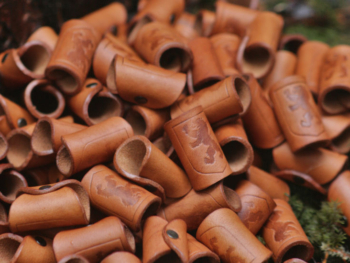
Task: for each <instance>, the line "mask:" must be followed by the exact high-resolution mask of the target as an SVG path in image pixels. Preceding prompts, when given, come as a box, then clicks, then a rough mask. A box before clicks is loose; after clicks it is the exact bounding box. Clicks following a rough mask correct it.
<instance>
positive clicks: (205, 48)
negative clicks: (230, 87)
mask: <svg viewBox="0 0 350 263" xmlns="http://www.w3.org/2000/svg"><path fill="white" fill-rule="evenodd" d="M188 45H189V47H190V49H191V51H192V54H193V63H192V67H191V70H192V81H193V87H194V90H200V89H203V88H205V87H208V86H211V85H213V84H214V83H216V82H219V81H221V80H223V79H224V78H225V74H224V72H223V70H222V68H221V65H220V61H219V58H218V56H217V55H216V52H215V50H214V47H213V44H212V43H211V41H210V39H209V38H206V37H197V38H195V39H192V40H191V41H189V43H188Z"/></svg>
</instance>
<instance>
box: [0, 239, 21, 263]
mask: <svg viewBox="0 0 350 263" xmlns="http://www.w3.org/2000/svg"><path fill="white" fill-rule="evenodd" d="M20 244H21V243H20V242H19V241H17V240H14V239H12V238H6V237H5V238H3V239H0V258H1V262H11V259H12V258H13V257H14V255H15V254H16V251H17V249H18V247H19V246H20Z"/></svg>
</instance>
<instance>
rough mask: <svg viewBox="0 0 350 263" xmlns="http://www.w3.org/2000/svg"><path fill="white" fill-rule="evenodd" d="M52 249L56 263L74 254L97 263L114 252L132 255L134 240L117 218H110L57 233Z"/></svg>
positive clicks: (91, 262)
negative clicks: (125, 252) (124, 252)
mask: <svg viewBox="0 0 350 263" xmlns="http://www.w3.org/2000/svg"><path fill="white" fill-rule="evenodd" d="M92 236H93V238H91V237H92ZM53 247H54V251H55V256H56V259H57V261H60V260H61V259H62V258H64V257H66V256H69V255H73V254H75V255H79V256H82V257H84V258H86V259H87V260H88V261H89V262H90V263H98V262H101V260H102V259H103V258H105V257H106V256H107V255H109V254H110V253H112V252H115V251H128V252H132V253H134V252H135V239H134V236H133V235H132V233H131V232H130V230H129V229H128V228H127V227H126V226H125V225H124V224H123V223H122V221H120V219H119V218H117V217H114V216H110V217H107V218H104V219H102V220H101V221H99V222H97V223H95V224H93V225H89V226H86V227H83V228H77V229H73V230H67V231H62V232H60V233H58V234H57V235H56V236H55V238H54V240H53Z"/></svg>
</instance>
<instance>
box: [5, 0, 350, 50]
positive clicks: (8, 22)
mask: <svg viewBox="0 0 350 263" xmlns="http://www.w3.org/2000/svg"><path fill="white" fill-rule="evenodd" d="M164 1H171V0H164ZM215 1H216V0H187V2H188V4H187V11H189V12H191V13H196V12H198V11H199V10H200V9H210V10H215ZM227 1H229V2H232V3H235V2H236V3H237V2H242V0H227ZM243 1H246V0H243ZM110 2H113V0H74V1H71V0H0V51H2V50H4V49H7V48H9V47H16V46H18V45H20V44H21V43H23V42H24V41H25V40H26V38H27V37H28V36H29V34H30V33H31V32H33V31H34V30H35V29H36V28H37V27H39V26H41V25H48V26H51V27H53V28H54V29H55V30H57V31H58V29H59V27H60V25H61V24H62V23H63V22H64V21H66V20H68V19H71V18H79V17H82V16H84V15H85V14H87V13H89V12H91V11H93V10H96V9H98V8H100V7H103V6H105V5H107V4H109V3H110ZM119 2H122V3H124V4H125V5H126V7H127V8H128V10H129V13H130V16H132V14H134V13H135V12H136V8H137V2H138V1H137V0H119ZM259 9H263V10H271V11H274V12H276V13H279V14H281V15H283V16H284V18H285V22H286V27H285V29H284V30H285V32H286V33H299V34H303V35H305V36H306V37H307V38H309V39H311V40H320V41H323V42H326V43H328V44H329V45H332V46H334V45H337V44H350V0H260V6H259Z"/></svg>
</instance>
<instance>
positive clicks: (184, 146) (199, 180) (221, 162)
mask: <svg viewBox="0 0 350 263" xmlns="http://www.w3.org/2000/svg"><path fill="white" fill-rule="evenodd" d="M164 129H165V131H166V133H167V134H168V136H169V138H170V140H171V142H172V144H173V146H174V148H175V151H176V152H177V155H178V156H179V158H180V160H181V163H182V165H183V167H184V168H185V171H186V173H187V175H188V177H189V179H190V182H191V184H192V187H193V189H194V190H196V191H199V190H203V189H205V188H207V187H209V186H211V185H213V184H215V183H216V182H218V181H220V180H222V179H224V178H225V177H227V176H229V175H230V174H231V173H232V171H231V168H230V166H229V164H228V162H227V160H226V158H225V155H224V153H223V152H222V150H221V147H220V145H219V143H218V141H217V139H216V137H215V134H214V132H213V130H212V128H211V127H210V124H209V122H208V119H207V117H206V116H205V114H204V112H203V109H202V107H201V106H198V107H196V108H194V109H192V110H190V111H187V112H186V113H184V114H182V115H180V116H179V117H177V118H175V119H173V120H171V121H169V122H167V123H166V124H165V125H164Z"/></svg>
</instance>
